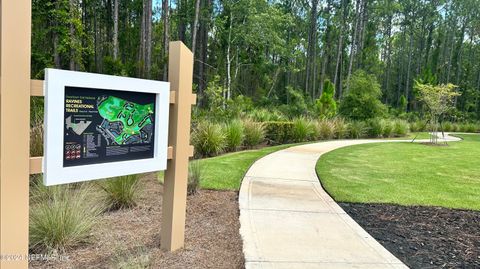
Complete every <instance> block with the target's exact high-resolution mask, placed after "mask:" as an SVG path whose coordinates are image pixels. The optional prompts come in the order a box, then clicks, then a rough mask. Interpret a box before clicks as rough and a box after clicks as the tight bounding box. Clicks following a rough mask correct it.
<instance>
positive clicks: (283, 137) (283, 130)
mask: <svg viewBox="0 0 480 269" xmlns="http://www.w3.org/2000/svg"><path fill="white" fill-rule="evenodd" d="M263 124H264V126H265V137H266V138H267V139H268V140H269V141H270V142H273V143H275V144H284V143H288V142H290V141H292V130H293V122H290V121H267V122H264V123H263Z"/></svg>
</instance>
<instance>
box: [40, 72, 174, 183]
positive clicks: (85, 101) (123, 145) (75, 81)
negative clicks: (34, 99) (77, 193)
mask: <svg viewBox="0 0 480 269" xmlns="http://www.w3.org/2000/svg"><path fill="white" fill-rule="evenodd" d="M44 86H45V87H44V90H45V135H44V139H45V141H44V163H43V173H44V174H43V175H44V184H45V185H47V186H50V185H57V184H65V183H73V182H80V181H87V180H93V179H101V178H108V177H115V176H122V175H128V174H137V173H145V172H152V171H159V170H165V169H166V167H167V147H168V145H167V143H168V112H169V103H170V102H169V98H170V94H169V93H170V84H169V83H168V82H162V81H154V80H145V79H135V78H127V77H118V76H110V75H100V74H92V73H84V72H75V71H66V70H58V69H46V70H45V85H44Z"/></svg>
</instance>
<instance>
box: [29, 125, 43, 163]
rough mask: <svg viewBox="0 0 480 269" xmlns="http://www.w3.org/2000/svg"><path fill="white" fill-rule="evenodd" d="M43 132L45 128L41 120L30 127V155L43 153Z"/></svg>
mask: <svg viewBox="0 0 480 269" xmlns="http://www.w3.org/2000/svg"><path fill="white" fill-rule="evenodd" d="M43 133H44V128H43V124H42V123H41V122H35V124H34V125H33V126H31V127H30V156H42V155H43Z"/></svg>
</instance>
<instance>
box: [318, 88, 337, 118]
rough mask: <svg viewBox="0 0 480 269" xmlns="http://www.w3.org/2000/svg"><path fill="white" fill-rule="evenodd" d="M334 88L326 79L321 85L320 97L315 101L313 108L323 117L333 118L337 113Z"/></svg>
mask: <svg viewBox="0 0 480 269" xmlns="http://www.w3.org/2000/svg"><path fill="white" fill-rule="evenodd" d="M334 97H335V86H334V85H333V83H332V82H331V81H330V80H328V79H326V80H325V82H324V83H323V92H322V96H321V97H320V98H319V99H317V101H316V102H315V106H316V107H317V110H318V112H319V113H320V115H321V116H323V117H333V116H335V113H337V102H335V99H334Z"/></svg>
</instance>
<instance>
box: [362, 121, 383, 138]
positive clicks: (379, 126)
mask: <svg viewBox="0 0 480 269" xmlns="http://www.w3.org/2000/svg"><path fill="white" fill-rule="evenodd" d="M366 124H367V129H368V136H369V137H382V136H383V132H384V129H385V121H383V120H380V119H369V120H368V121H367V122H366Z"/></svg>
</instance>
